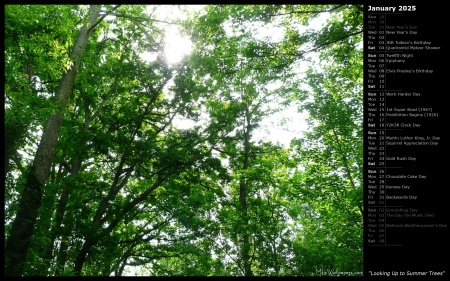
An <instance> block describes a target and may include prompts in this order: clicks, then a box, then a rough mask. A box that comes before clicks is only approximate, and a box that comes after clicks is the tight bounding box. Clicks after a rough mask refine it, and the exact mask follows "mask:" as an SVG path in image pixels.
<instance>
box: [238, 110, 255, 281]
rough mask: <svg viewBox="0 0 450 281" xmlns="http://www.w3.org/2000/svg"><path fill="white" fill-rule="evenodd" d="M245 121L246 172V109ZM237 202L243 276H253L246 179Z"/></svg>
mask: <svg viewBox="0 0 450 281" xmlns="http://www.w3.org/2000/svg"><path fill="white" fill-rule="evenodd" d="M245 119H246V122H247V124H246V125H245V129H244V164H243V167H242V169H243V170H244V171H245V170H248V167H249V158H250V134H251V122H250V112H249V109H248V107H247V108H246V109H245ZM239 202H240V203H241V207H242V222H243V228H242V229H243V233H242V245H241V258H242V262H243V266H244V275H245V276H253V272H252V269H251V260H250V235H249V232H248V228H249V227H248V222H249V221H248V215H247V179H241V182H240V185H239Z"/></svg>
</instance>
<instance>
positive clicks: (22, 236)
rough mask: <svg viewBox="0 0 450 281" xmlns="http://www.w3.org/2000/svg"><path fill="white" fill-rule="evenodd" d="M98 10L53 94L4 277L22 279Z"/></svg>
mask: <svg viewBox="0 0 450 281" xmlns="http://www.w3.org/2000/svg"><path fill="white" fill-rule="evenodd" d="M99 14H100V8H99V7H97V6H91V15H90V17H89V22H88V24H87V25H85V26H84V27H83V28H82V29H81V30H80V33H79V35H78V38H77V42H76V43H75V46H74V48H73V51H72V53H71V59H72V61H73V66H72V67H71V68H70V69H69V70H68V71H67V73H65V74H64V75H63V76H62V79H61V81H60V83H59V86H58V89H57V91H56V95H55V100H56V112H55V113H54V114H53V115H52V116H50V118H49V119H48V120H47V123H46V125H45V127H44V130H43V132H42V137H41V141H40V143H39V146H38V149H37V151H36V155H35V158H34V160H33V164H32V165H31V167H30V170H29V172H28V175H27V180H26V184H25V187H24V191H23V193H22V197H21V198H20V200H19V209H18V211H17V214H16V217H15V219H14V222H13V224H12V227H11V231H10V233H9V237H8V240H7V242H6V246H5V275H6V276H21V275H22V274H23V269H24V266H25V261H26V257H27V253H28V248H29V246H30V239H31V236H32V234H33V228H34V225H35V223H36V219H37V214H38V211H39V209H40V207H41V204H42V194H43V190H44V187H45V183H46V181H47V179H48V176H49V174H50V168H51V165H52V158H53V155H54V153H55V150H56V144H57V142H58V138H59V132H60V129H61V126H62V121H63V117H64V110H65V107H66V103H67V100H68V98H69V95H70V93H71V92H72V88H73V85H74V81H75V78H76V76H77V73H78V70H79V68H80V63H81V56H82V54H83V52H84V49H85V48H86V45H87V42H88V38H89V35H90V33H91V31H92V29H93V28H94V27H95V26H96V24H97V18H98V17H99Z"/></svg>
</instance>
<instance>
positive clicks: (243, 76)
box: [4, 5, 363, 276]
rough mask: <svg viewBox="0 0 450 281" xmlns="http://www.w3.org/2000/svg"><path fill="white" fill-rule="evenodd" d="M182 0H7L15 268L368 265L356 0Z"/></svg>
mask: <svg viewBox="0 0 450 281" xmlns="http://www.w3.org/2000/svg"><path fill="white" fill-rule="evenodd" d="M181 8H182V9H181V10H184V11H185V12H184V13H185V15H186V17H185V18H183V19H179V20H176V21H175V20H172V21H171V22H170V20H167V19H164V18H162V15H161V14H158V7H157V6H140V5H101V6H100V5H92V6H84V5H7V6H5V36H4V43H5V50H4V54H5V65H4V66H5V88H4V93H5V116H4V117H5V118H4V119H5V238H6V239H5V273H6V274H7V275H24V276H67V275H85V276H110V275H113V276H122V275H153V276H174V275H189V276H240V275H245V276H288V275H289V276H315V275H326V274H335V275H337V274H338V272H350V273H352V274H354V275H358V274H362V267H363V265H362V259H363V251H362V245H363V241H362V231H363V223H362V222H363V219H362V212H363V209H362V206H363V202H362V151H363V150H362V139H363V138H362V75H363V74H362V23H363V13H362V10H361V7H359V6H358V5H218V6H215V5H207V6H204V7H202V8H201V9H196V11H195V12H193V11H189V9H187V7H181ZM320 19H322V20H321V21H320ZM313 22H316V23H317V22H319V23H320V22H322V25H321V26H317V24H316V26H315V27H314V28H313V27H312V26H311V25H310V24H311V23H313ZM173 25H176V26H178V28H179V30H180V32H181V34H182V35H183V36H185V37H187V38H189V39H190V40H191V42H192V49H191V51H190V53H189V54H187V55H186V56H185V57H184V58H183V59H182V60H181V61H179V62H177V63H169V61H168V59H167V55H168V53H167V52H165V42H166V41H165V32H164V30H165V28H167V27H168V26H173ZM144 53H146V54H147V55H149V56H147V58H144V57H143V55H142V54H144ZM148 57H150V58H151V59H148ZM287 108H295V110H296V111H297V112H300V113H303V115H302V116H305V117H304V118H305V120H292V121H293V122H287V121H286V120H287V119H289V118H288V117H287V118H286V119H285V118H282V119H280V121H279V122H278V124H275V125H274V126H277V127H278V129H281V130H286V131H299V129H298V128H296V127H295V124H300V123H302V122H307V124H308V129H307V130H306V131H305V132H303V133H301V134H297V137H296V138H293V139H292V140H291V142H290V145H289V146H284V145H282V144H281V143H280V142H277V141H276V140H275V138H269V137H261V135H262V133H263V132H264V130H265V131H266V133H268V134H269V135H272V137H273V136H274V135H275V134H276V131H270V130H271V127H268V126H267V125H266V124H267V120H269V119H270V118H275V117H277V116H281V115H283V114H284V113H283V112H286V111H284V110H285V109H287ZM296 116H299V115H296ZM179 120H185V121H186V120H189V121H190V122H191V124H193V125H192V126H184V127H183V126H181V125H180V121H179ZM292 124H294V125H292ZM268 130H269V131H268Z"/></svg>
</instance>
